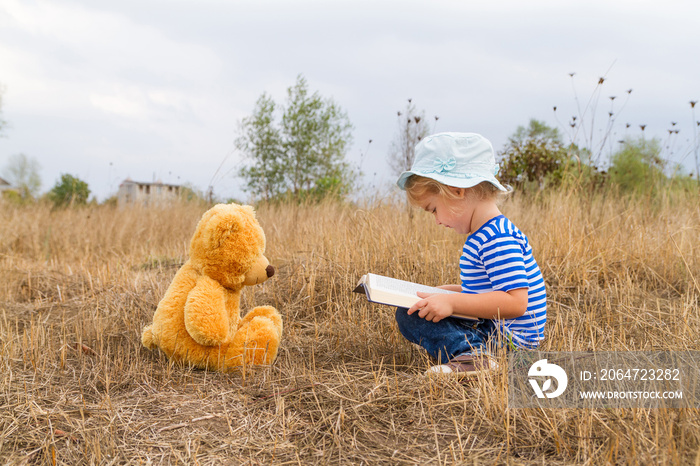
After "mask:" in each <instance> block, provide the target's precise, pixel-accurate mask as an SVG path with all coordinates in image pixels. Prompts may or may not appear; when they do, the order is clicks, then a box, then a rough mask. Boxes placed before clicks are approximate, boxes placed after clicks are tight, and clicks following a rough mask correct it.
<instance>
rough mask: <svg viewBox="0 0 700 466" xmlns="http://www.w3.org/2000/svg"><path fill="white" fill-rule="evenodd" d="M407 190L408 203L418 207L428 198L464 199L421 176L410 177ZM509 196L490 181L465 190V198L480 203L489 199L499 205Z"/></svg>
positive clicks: (432, 180) (447, 187)
mask: <svg viewBox="0 0 700 466" xmlns="http://www.w3.org/2000/svg"><path fill="white" fill-rule="evenodd" d="M405 189H406V197H407V198H408V202H409V203H410V204H411V205H413V206H416V207H421V202H422V201H424V200H425V198H426V197H428V196H440V197H442V198H443V199H445V200H447V201H456V200H459V199H462V197H461V196H458V195H457V194H455V192H454V191H452V190H451V189H450V186H448V185H446V184H443V183H440V182H439V181H435V180H434V179H432V178H428V177H426V176H421V175H411V176H409V177H408V179H407V180H406V185H405ZM508 194H509V193H506V192H503V191H501V190H500V189H498V188H497V187H496V186H495V185H493V184H491V183H489V182H488V181H482V182H481V183H479V184H477V185H476V186H473V187H471V188H465V195H464V197H467V198H470V199H477V200H479V201H483V200H486V199H488V200H493V201H494V202H496V204H499V203H500V202H501V201H503V200H504V199H505V198H506V197H508Z"/></svg>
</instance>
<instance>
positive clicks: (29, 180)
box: [3, 154, 41, 201]
mask: <svg viewBox="0 0 700 466" xmlns="http://www.w3.org/2000/svg"><path fill="white" fill-rule="evenodd" d="M39 169H40V166H39V162H37V160H36V159H34V158H32V157H27V156H26V155H25V154H17V155H13V156H10V159H9V160H8V162H7V164H6V165H5V169H4V171H3V178H5V179H6V180H7V182H8V183H10V184H11V185H12V186H14V188H15V189H16V190H17V193H18V194H19V196H20V198H21V199H22V200H25V201H26V200H28V199H32V198H34V197H36V195H37V194H38V193H39V189H40V188H41V177H40V176H39Z"/></svg>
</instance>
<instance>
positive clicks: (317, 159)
mask: <svg viewBox="0 0 700 466" xmlns="http://www.w3.org/2000/svg"><path fill="white" fill-rule="evenodd" d="M277 108H278V106H277V105H276V104H275V103H274V101H273V100H272V99H271V98H270V97H269V96H267V95H266V94H263V95H262V96H261V97H260V98H259V99H258V101H257V103H256V106H255V109H254V111H253V114H252V115H251V116H249V117H247V118H244V119H243V120H242V122H241V125H240V128H239V136H238V138H237V139H236V148H237V149H239V150H240V151H241V152H243V154H244V155H245V156H246V159H247V160H248V162H249V165H248V166H246V167H244V168H243V169H242V170H241V172H240V175H241V177H242V178H244V179H245V180H246V187H245V189H246V191H247V192H250V193H251V194H253V195H255V196H260V197H262V198H263V199H266V200H269V199H275V198H278V199H279V198H281V197H284V196H290V197H292V198H293V199H296V200H300V199H304V198H307V197H309V196H313V197H324V196H325V195H327V194H331V193H336V194H341V195H342V194H345V193H347V192H348V191H349V190H350V189H351V188H352V176H351V175H352V173H351V170H350V168H349V165H348V163H347V162H346V161H345V156H346V152H347V150H348V148H349V146H350V144H351V143H352V133H351V131H352V125H351V124H350V120H349V119H348V117H347V114H346V113H345V111H343V110H342V109H341V108H340V107H339V106H338V105H337V104H336V103H335V102H333V100H332V99H324V98H323V97H321V95H320V94H319V93H318V92H314V93H313V94H311V93H310V92H309V89H308V84H307V82H306V79H305V78H304V77H303V76H301V75H299V76H298V77H297V82H296V84H295V85H294V86H292V87H290V88H288V89H287V103H286V106H284V107H283V108H281V111H282V113H281V121H280V122H279V123H276V122H275V118H276V117H277V116H278V113H279V112H278V111H277Z"/></svg>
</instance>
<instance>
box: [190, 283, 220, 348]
mask: <svg viewBox="0 0 700 466" xmlns="http://www.w3.org/2000/svg"><path fill="white" fill-rule="evenodd" d="M185 328H186V329H187V332H188V333H189V334H190V336H191V337H192V338H193V339H194V340H195V341H196V342H197V343H199V344H200V345H205V346H216V345H219V344H221V343H223V342H224V340H226V337H227V336H228V333H229V318H228V313H227V312H226V305H225V297H224V288H223V287H222V286H221V285H220V284H219V283H218V282H216V281H214V280H212V279H211V278H209V277H207V276H201V277H199V278H198V279H197V284H196V285H195V286H194V288H192V290H191V291H190V292H189V294H188V295H187V302H186V303H185Z"/></svg>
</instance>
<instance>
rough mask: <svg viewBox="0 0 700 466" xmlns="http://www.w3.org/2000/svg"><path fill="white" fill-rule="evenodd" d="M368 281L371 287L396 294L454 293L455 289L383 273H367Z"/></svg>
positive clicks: (413, 295) (414, 295) (412, 295)
mask: <svg viewBox="0 0 700 466" xmlns="http://www.w3.org/2000/svg"><path fill="white" fill-rule="evenodd" d="M367 282H368V283H369V286H370V288H371V289H376V290H384V291H388V292H391V293H395V294H402V295H405V296H411V297H416V293H417V292H419V291H421V292H423V293H454V291H450V290H443V289H442V288H435V287H432V286H427V285H420V284H418V283H411V282H407V281H404V280H399V279H396V278H390V277H384V276H382V275H375V274H372V273H370V274H367Z"/></svg>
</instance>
